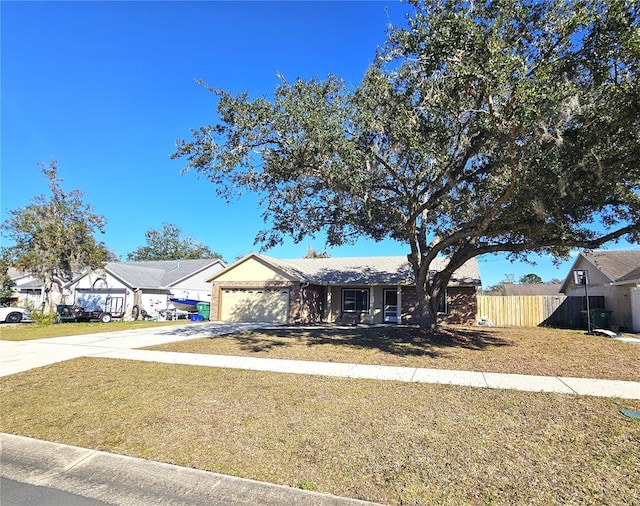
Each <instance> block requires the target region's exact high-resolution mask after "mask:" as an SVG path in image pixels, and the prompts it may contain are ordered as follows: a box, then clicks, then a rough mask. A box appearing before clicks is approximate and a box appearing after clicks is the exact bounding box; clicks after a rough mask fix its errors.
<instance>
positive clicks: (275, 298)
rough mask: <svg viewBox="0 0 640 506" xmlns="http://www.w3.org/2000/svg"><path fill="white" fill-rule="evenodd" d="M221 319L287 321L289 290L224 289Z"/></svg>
mask: <svg viewBox="0 0 640 506" xmlns="http://www.w3.org/2000/svg"><path fill="white" fill-rule="evenodd" d="M221 307H222V311H221V313H222V314H221V318H220V319H221V320H222V321H224V322H270V323H287V315H288V314H289V292H288V291H287V290H257V289H256V290H240V289H238V290H234V289H224V290H222V304H221Z"/></svg>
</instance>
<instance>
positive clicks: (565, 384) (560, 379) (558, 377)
mask: <svg viewBox="0 0 640 506" xmlns="http://www.w3.org/2000/svg"><path fill="white" fill-rule="evenodd" d="M554 377H555V378H556V379H557V380H558V381H559V382H560V383H562V384H563V385H564V386H565V387H567V388H568V389H569V390H571V391H572V392H573V393H574V394H576V395H580V394H579V393H578V392H577V391H575V390H574V389H573V388H571V386H569V384H568V383H567V382H566V381H562V378H561V377H560V376H554Z"/></svg>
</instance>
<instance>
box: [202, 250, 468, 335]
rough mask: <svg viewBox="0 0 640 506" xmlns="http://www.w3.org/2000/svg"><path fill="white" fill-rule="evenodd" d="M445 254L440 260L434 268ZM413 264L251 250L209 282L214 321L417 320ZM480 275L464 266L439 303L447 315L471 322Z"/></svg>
mask: <svg viewBox="0 0 640 506" xmlns="http://www.w3.org/2000/svg"><path fill="white" fill-rule="evenodd" d="M445 262H446V260H445V259H437V262H436V265H434V266H433V267H434V268H435V269H442V268H443V267H444V265H446V264H445ZM413 279H414V276H413V270H412V268H411V265H410V264H409V262H408V261H407V258H406V257H366V258H301V259H294V260H279V259H275V258H271V257H268V256H264V255H260V254H256V253H251V254H249V255H247V256H246V257H244V258H242V259H240V260H238V261H237V262H235V263H234V264H232V265H230V266H229V267H227V268H226V269H224V270H222V271H220V272H217V273H215V274H214V275H213V276H211V277H210V278H209V279H208V281H210V282H211V283H212V288H211V311H210V319H211V320H219V321H237V322H247V321H263V322H273V323H283V324H292V323H320V322H331V323H334V322H335V323H360V322H362V323H368V324H375V323H417V322H416V321H415V319H414V316H413V313H414V310H415V308H416V303H417V300H416V289H415V283H414V282H413ZM479 285H480V274H479V270H478V265H477V262H476V261H475V259H473V260H470V261H469V262H467V263H466V264H465V265H464V266H463V267H462V268H460V269H458V270H457V271H456V272H455V273H454V275H453V276H452V278H451V281H450V283H449V286H448V288H447V290H446V294H445V296H444V297H443V300H442V301H441V303H440V314H441V317H442V320H443V321H445V322H450V323H462V324H472V323H473V322H474V321H475V317H476V289H477V287H478V286H479Z"/></svg>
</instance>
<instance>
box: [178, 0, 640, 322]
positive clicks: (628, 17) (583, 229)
mask: <svg viewBox="0 0 640 506" xmlns="http://www.w3.org/2000/svg"><path fill="white" fill-rule="evenodd" d="M410 3H411V6H412V7H413V9H412V11H411V12H410V15H409V16H408V18H407V25H406V27H404V28H396V29H390V31H389V35H388V42H387V44H386V45H385V47H384V48H383V49H382V50H381V51H380V53H379V54H378V55H377V58H376V59H375V61H374V63H373V64H372V65H371V67H370V68H369V69H368V71H367V72H366V74H365V76H364V77H363V79H362V83H361V84H360V85H359V86H357V87H355V88H354V89H349V88H347V86H346V85H345V84H344V82H343V81H342V80H341V79H339V78H338V77H335V76H329V77H328V78H327V79H326V80H324V81H322V80H318V79H315V78H314V79H310V80H309V81H303V80H300V79H298V80H297V81H295V82H294V83H288V82H287V81H285V80H284V79H283V80H282V83H281V84H280V85H279V86H278V87H277V89H276V90H275V93H274V96H273V99H271V100H267V99H266V98H260V99H255V100H250V99H249V96H248V94H246V93H243V94H240V95H238V96H232V95H231V94H230V93H228V92H225V91H224V90H216V89H213V88H211V87H208V86H207V88H208V89H209V90H210V91H211V92H213V93H214V95H215V96H216V97H217V99H218V113H219V122H218V123H217V124H216V125H215V126H211V125H207V126H203V127H201V128H199V129H198V130H193V131H192V139H191V140H189V141H185V140H183V141H179V142H178V145H177V150H176V152H175V153H174V154H173V155H172V157H173V158H180V157H184V158H186V159H187V167H186V169H185V170H189V169H194V170H196V171H197V172H200V173H203V174H205V175H206V177H207V178H208V179H209V180H210V181H212V182H213V183H215V184H216V186H217V191H218V192H219V194H220V195H221V196H223V197H225V198H229V196H230V193H233V191H234V190H236V191H239V192H242V191H246V189H247V188H249V189H251V190H254V191H256V192H258V193H259V194H260V195H261V196H262V201H261V204H262V205H263V208H264V218H265V222H267V223H270V224H271V228H269V229H267V230H263V231H262V232H260V233H259V234H258V236H257V238H256V240H257V241H258V242H261V243H262V244H263V247H264V248H268V247H271V246H274V245H276V244H279V243H281V242H282V240H283V237H284V236H291V237H293V239H294V240H295V241H302V240H303V239H304V238H305V237H306V236H313V235H314V234H316V233H318V232H320V231H323V232H325V233H326V237H327V242H328V244H329V245H339V244H343V243H346V242H349V241H351V240H352V239H354V238H356V237H358V236H363V235H364V236H369V237H371V238H373V239H375V240H381V239H383V238H386V237H391V238H393V239H396V240H398V241H400V242H403V243H405V244H407V246H408V252H409V254H408V259H409V261H410V263H411V265H412V266H413V270H414V273H415V280H416V289H417V293H418V299H419V303H418V310H417V313H418V317H419V321H420V326H421V327H422V328H433V326H434V325H435V323H436V309H437V301H438V297H439V295H440V293H441V292H442V290H443V289H445V287H446V285H447V283H448V280H449V279H450V277H451V275H452V273H453V272H454V271H455V270H456V269H458V268H459V267H460V266H462V265H463V264H464V263H465V262H466V261H468V260H469V259H471V258H473V257H476V256H478V255H483V254H488V253H496V252H507V253H509V254H510V255H511V257H512V258H514V257H517V256H526V254H527V253H529V252H534V251H536V252H546V253H550V254H552V255H554V256H556V257H559V258H567V257H568V255H569V252H570V250H571V248H596V247H599V246H601V245H603V244H605V243H606V242H608V241H611V240H614V239H617V238H621V237H625V238H626V239H628V240H629V241H638V239H639V237H640V225H639V223H640V197H639V192H640V154H639V153H640V149H639V145H640V140H639V135H640V134H639V132H640V125H639V121H640V120H639V118H640V83H639V81H638V80H639V77H638V76H639V74H638V62H639V56H640V36H639V33H640V32H639V22H638V4H637V2H631V1H625V0H610V1H607V0H594V1H591V2H582V1H572V0H567V1H564V2H558V1H552V0H506V1H503V2H492V1H488V2H467V1H456V0H433V1H425V2H418V1H412V2H410ZM439 255H440V256H442V255H443V256H446V257H448V259H449V263H448V266H447V267H446V268H445V269H444V270H443V271H441V272H436V273H435V275H430V274H432V271H431V265H432V262H433V261H434V259H435V258H436V257H437V256H439Z"/></svg>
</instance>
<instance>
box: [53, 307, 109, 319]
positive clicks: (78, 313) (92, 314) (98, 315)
mask: <svg viewBox="0 0 640 506" xmlns="http://www.w3.org/2000/svg"><path fill="white" fill-rule="evenodd" d="M56 312H57V313H58V323H69V322H102V323H109V322H110V321H111V320H112V315H111V313H109V312H107V311H102V310H101V309H96V310H90V311H87V310H85V308H83V307H82V306H77V305H71V304H58V306H57V307H56Z"/></svg>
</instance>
